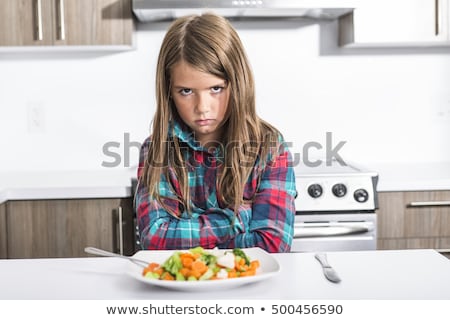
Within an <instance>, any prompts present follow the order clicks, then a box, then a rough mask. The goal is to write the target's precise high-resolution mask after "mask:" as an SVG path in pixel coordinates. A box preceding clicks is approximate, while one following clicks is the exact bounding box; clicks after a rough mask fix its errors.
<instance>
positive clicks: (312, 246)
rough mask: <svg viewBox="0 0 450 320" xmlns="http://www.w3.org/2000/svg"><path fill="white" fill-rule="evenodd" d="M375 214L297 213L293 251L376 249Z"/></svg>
mask: <svg viewBox="0 0 450 320" xmlns="http://www.w3.org/2000/svg"><path fill="white" fill-rule="evenodd" d="M376 227H377V217H376V214H375V213H337V214H297V215H296V216H295V224H294V240H293V242H292V246H291V251H292V252H313V251H314V252H315V251H356V250H375V249H376V246H377V230H376V229H377V228H376Z"/></svg>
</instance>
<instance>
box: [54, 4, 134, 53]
mask: <svg viewBox="0 0 450 320" xmlns="http://www.w3.org/2000/svg"><path fill="white" fill-rule="evenodd" d="M55 23H56V28H55V30H56V32H55V35H54V36H55V44H56V45H131V44H132V31H133V30H132V29H133V22H132V11H131V0H56V2H55Z"/></svg>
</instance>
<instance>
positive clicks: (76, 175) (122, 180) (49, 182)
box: [0, 162, 450, 203]
mask: <svg viewBox="0 0 450 320" xmlns="http://www.w3.org/2000/svg"><path fill="white" fill-rule="evenodd" d="M366 167H367V168H368V169H370V170H373V171H375V172H377V173H378V174H379V182H378V188H377V189H378V191H379V192H383V191H421V190H450V162H439V163H421V164H405V163H397V164H372V165H368V166H366ZM135 177H136V168H135V167H133V168H129V169H123V170H107V169H105V170H99V171H49V172H7V173H0V203H3V202H5V201H7V200H34V199H76V198H122V197H129V196H131V179H132V178H135Z"/></svg>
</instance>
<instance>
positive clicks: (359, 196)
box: [353, 189, 369, 202]
mask: <svg viewBox="0 0 450 320" xmlns="http://www.w3.org/2000/svg"><path fill="white" fill-rule="evenodd" d="M353 197H354V198H355V200H356V201H358V202H366V201H367V200H369V193H368V192H367V190H366V189H358V190H356V191H355V192H354V193H353Z"/></svg>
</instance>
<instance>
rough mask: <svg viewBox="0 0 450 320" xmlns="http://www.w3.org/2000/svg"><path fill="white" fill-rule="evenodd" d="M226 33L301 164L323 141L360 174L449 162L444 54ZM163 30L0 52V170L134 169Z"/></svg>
mask: <svg viewBox="0 0 450 320" xmlns="http://www.w3.org/2000/svg"><path fill="white" fill-rule="evenodd" d="M234 24H235V26H236V28H237V29H238V31H239V33H240V35H241V37H242V40H243V42H244V44H245V46H246V48H247V51H248V55H249V57H250V60H251V62H252V65H253V68H254V73H255V76H256V85H257V102H258V109H259V112H260V115H261V116H262V117H263V118H265V119H267V120H269V121H271V122H272V123H273V124H275V125H276V126H277V127H279V129H281V131H282V132H283V133H284V135H285V138H286V140H288V141H291V142H292V149H293V151H294V152H296V153H299V154H300V157H302V156H304V153H303V149H304V148H306V147H308V146H309V145H310V144H309V143H310V142H316V143H319V144H321V145H322V146H323V149H322V150H318V152H313V151H314V150H315V149H314V148H311V149H310V151H311V153H310V154H309V159H312V158H315V157H323V156H324V155H325V153H324V151H325V150H326V143H327V141H326V137H327V132H328V133H329V134H328V140H330V139H331V140H332V141H331V144H332V145H330V147H331V148H334V147H335V146H336V145H338V144H339V143H341V145H342V147H341V148H340V149H339V151H338V154H339V155H340V156H342V157H343V158H344V160H346V161H352V162H358V163H361V164H365V165H367V166H373V165H374V166H376V165H377V164H379V163H380V164H382V163H413V162H414V163H417V162H443V161H450V148H449V145H450V90H449V89H448V84H449V83H450V50H445V49H444V50H420V51H419V52H415V51H414V50H412V49H408V50H388V49H386V50H365V51H364V50H359V51H358V50H342V49H340V48H338V47H337V46H336V44H335V42H336V37H337V36H336V30H337V28H336V23H333V22H321V23H320V24H311V23H306V22H298V21H297V22H289V23H280V22H272V23H264V24H261V23H248V22H247V23H244V22H235V23H234ZM166 27H167V24H165V23H161V24H154V25H142V24H140V25H138V26H137V32H136V38H135V46H136V49H135V50H133V51H126V52H113V53H111V52H82V53H80V52H78V53H76V52H71V51H57V52H55V51H36V50H31V51H23V50H21V51H19V52H8V51H6V52H5V51H2V52H1V51H0V136H1V140H0V148H1V150H2V151H1V157H0V170H1V171H3V172H6V171H37V170H38V171H47V170H123V169H124V168H129V167H132V166H135V165H136V163H137V155H138V152H137V146H138V145H139V143H140V142H141V141H142V140H143V139H144V138H145V137H146V136H147V135H148V132H149V126H150V121H151V117H152V114H153V112H154V74H155V64H156V58H157V54H158V49H159V46H160V43H161V41H162V37H163V35H164V32H165V29H166ZM0 50H1V49H0ZM328 142H330V141H328ZM119 157H120V159H119Z"/></svg>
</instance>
